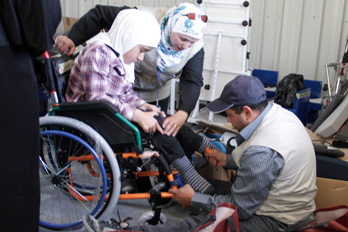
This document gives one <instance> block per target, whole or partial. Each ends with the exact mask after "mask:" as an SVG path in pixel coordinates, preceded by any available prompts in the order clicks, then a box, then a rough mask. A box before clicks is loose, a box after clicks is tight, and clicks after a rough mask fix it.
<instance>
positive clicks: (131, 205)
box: [40, 199, 194, 232]
mask: <svg viewBox="0 0 348 232" xmlns="http://www.w3.org/2000/svg"><path fill="white" fill-rule="evenodd" d="M151 209H152V207H151V205H150V204H149V202H148V200H146V199H136V200H120V201H119V202H118V203H117V205H116V208H115V210H114V211H113V213H112V215H110V217H112V218H115V219H118V212H119V214H120V217H121V219H125V218H127V217H131V218H132V219H131V220H129V221H128V222H129V223H130V225H137V223H138V219H139V218H140V217H141V216H142V215H143V214H144V213H147V212H149V211H150V212H151ZM192 212H194V210H193V209H192V208H182V207H181V206H179V205H178V204H175V203H173V204H172V205H171V206H166V207H164V208H163V209H162V213H163V214H164V215H165V218H166V220H167V222H166V223H174V222H178V221H181V220H182V219H183V218H185V217H187V216H189V215H190V214H191V213H192ZM50 231H51V230H47V229H45V228H40V232H50ZM64 231H74V232H86V231H87V230H86V229H85V228H84V227H83V226H82V227H81V228H77V229H74V230H64Z"/></svg>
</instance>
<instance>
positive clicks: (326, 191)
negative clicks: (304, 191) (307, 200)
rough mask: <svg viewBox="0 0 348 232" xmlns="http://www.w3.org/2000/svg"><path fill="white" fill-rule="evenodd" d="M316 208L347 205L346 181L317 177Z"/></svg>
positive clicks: (347, 188)
mask: <svg viewBox="0 0 348 232" xmlns="http://www.w3.org/2000/svg"><path fill="white" fill-rule="evenodd" d="M317 188H318V192H317V195H316V197H315V203H316V207H317V208H326V207H332V206H336V205H348V181H342V180H334V179H326V178H320V177H317Z"/></svg>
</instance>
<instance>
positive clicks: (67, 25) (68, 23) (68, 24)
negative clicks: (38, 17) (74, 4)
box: [63, 17, 79, 31]
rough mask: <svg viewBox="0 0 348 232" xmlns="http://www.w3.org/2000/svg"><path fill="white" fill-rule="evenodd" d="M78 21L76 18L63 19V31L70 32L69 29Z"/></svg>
mask: <svg viewBox="0 0 348 232" xmlns="http://www.w3.org/2000/svg"><path fill="white" fill-rule="evenodd" d="M77 20H79V19H78V18H70V17H63V24H64V30H65V31H70V29H71V27H72V26H73V25H74V23H76V22H77Z"/></svg>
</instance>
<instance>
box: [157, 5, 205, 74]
mask: <svg viewBox="0 0 348 232" xmlns="http://www.w3.org/2000/svg"><path fill="white" fill-rule="evenodd" d="M189 13H196V14H198V15H204V12H203V11H202V10H201V9H200V8H199V7H198V6H195V5H193V4H190V3H181V4H179V5H177V6H175V7H173V8H171V9H169V10H168V12H167V13H166V15H165V16H164V17H163V18H162V20H161V21H160V26H161V40H160V42H159V45H158V47H157V55H158V57H157V68H158V69H159V70H160V71H163V70H164V69H165V68H169V67H172V66H174V65H176V64H179V63H180V61H181V59H182V58H183V57H184V55H185V53H186V52H187V51H188V49H186V50H181V51H179V52H176V51H175V50H174V49H173V47H172V45H171V43H170V34H171V33H172V32H177V33H181V34H184V35H188V36H190V37H192V38H195V39H200V38H201V37H202V36H203V33H204V30H205V28H206V23H205V22H203V21H202V20H200V19H196V20H191V19H189V18H188V17H187V16H185V15H186V14H189Z"/></svg>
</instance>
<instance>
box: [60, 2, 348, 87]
mask: <svg viewBox="0 0 348 232" xmlns="http://www.w3.org/2000/svg"><path fill="white" fill-rule="evenodd" d="M179 2H183V1H180V0H61V3H62V11H63V16H66V17H75V18H78V17H80V16H82V15H83V14H84V13H86V12H87V11H88V10H89V9H90V8H92V7H93V6H95V5H96V4H108V5H129V6H133V5H134V6H136V5H145V6H153V7H171V6H174V5H175V4H176V3H179ZM186 2H191V3H196V1H193V0H187V1H186ZM203 2H204V3H205V2H209V1H204V0H203ZM215 2H216V1H215ZM220 2H228V1H227V0H224V1H223V0H220ZM250 5H251V7H250V8H251V12H252V27H251V33H250V36H251V37H250V41H249V46H250V48H249V50H250V60H249V66H250V67H251V68H258V69H267V70H276V71H279V79H281V78H282V77H284V76H285V75H287V74H289V73H299V74H303V75H304V77H305V78H306V79H311V80H320V81H324V83H325V80H326V79H325V64H326V63H332V62H338V61H339V60H340V59H341V58H342V55H343V50H344V46H345V41H346V37H347V35H348V1H347V0H255V1H252V2H251V4H250ZM222 13H223V11H222ZM332 75H333V74H332Z"/></svg>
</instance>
